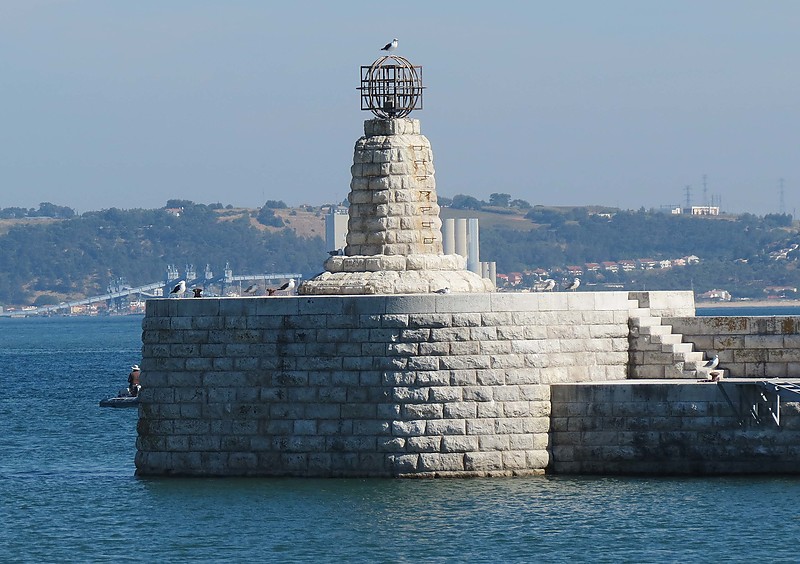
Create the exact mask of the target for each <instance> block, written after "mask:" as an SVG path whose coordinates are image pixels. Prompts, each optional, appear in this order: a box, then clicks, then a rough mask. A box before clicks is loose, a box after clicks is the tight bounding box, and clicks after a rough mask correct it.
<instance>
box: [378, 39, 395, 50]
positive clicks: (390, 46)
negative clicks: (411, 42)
mask: <svg viewBox="0 0 800 564" xmlns="http://www.w3.org/2000/svg"><path fill="white" fill-rule="evenodd" d="M395 49H397V38H396V37H395V38H394V39H392V40H391V41H390V42H389V43H387V44H386V45H384V46H383V47H381V51H386V52H387V53H390V52H392V51H394V50H395Z"/></svg>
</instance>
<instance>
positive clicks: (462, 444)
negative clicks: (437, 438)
mask: <svg viewBox="0 0 800 564" xmlns="http://www.w3.org/2000/svg"><path fill="white" fill-rule="evenodd" d="M440 444H441V451H442V452H475V451H477V450H478V437H477V436H468V435H447V436H444V437H441V443H440Z"/></svg>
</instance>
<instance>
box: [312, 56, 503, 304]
mask: <svg viewBox="0 0 800 564" xmlns="http://www.w3.org/2000/svg"><path fill="white" fill-rule="evenodd" d="M421 70H422V69H421V68H420V67H415V66H412V65H411V63H409V62H408V61H407V60H406V59H404V58H402V57H398V56H388V57H381V58H380V59H378V60H377V61H375V62H374V63H373V64H372V65H371V66H369V67H362V70H361V88H360V90H361V100H362V109H368V110H370V111H372V112H373V113H374V114H375V115H376V116H377V117H376V118H374V119H370V120H367V121H365V122H364V136H363V137H361V138H360V139H359V140H358V141H357V142H356V146H355V153H354V156H353V166H352V168H351V171H352V178H353V179H352V181H351V183H350V194H349V195H348V200H349V202H350V211H349V221H348V234H347V246H346V247H345V249H344V254H343V255H341V256H332V257H330V258H329V259H328V260H327V261H326V262H325V272H324V273H322V274H320V275H319V276H317V277H315V278H313V279H311V280H309V281H307V282H306V283H304V284H303V285H302V286H301V287H300V288H299V290H298V293H300V294H420V293H428V292H435V291H449V292H489V291H492V290H493V289H494V287H493V284H492V283H491V281H489V280H488V279H485V278H481V277H480V276H479V275H477V274H475V273H473V272H470V271H468V270H467V269H466V259H465V258H464V257H462V256H460V255H445V254H444V253H443V250H442V231H441V226H442V222H441V219H440V218H439V205H438V203H437V198H436V182H435V180H434V168H433V152H432V151H431V145H430V142H429V141H428V139H427V138H426V137H425V136H424V135H422V134H421V133H420V124H419V120H416V119H411V118H408V117H406V116H407V115H408V114H409V113H410V112H411V111H412V110H413V109H416V108H418V107H421V105H422V88H423V87H422V74H421Z"/></svg>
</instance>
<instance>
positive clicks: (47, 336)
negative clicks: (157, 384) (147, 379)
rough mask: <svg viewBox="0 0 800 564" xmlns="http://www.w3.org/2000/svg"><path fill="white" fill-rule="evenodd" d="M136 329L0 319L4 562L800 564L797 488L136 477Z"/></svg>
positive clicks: (126, 324) (714, 482)
mask: <svg viewBox="0 0 800 564" xmlns="http://www.w3.org/2000/svg"><path fill="white" fill-rule="evenodd" d="M140 324H141V318H140V317H117V318H51V319H0V561H2V562H62V561H76V562H84V561H88V562H117V561H130V562H139V561H142V562H218V561H275V562H312V561H313V562H419V561H425V562H455V561H459V562H567V561H571V562H572V561H577V562H678V561H689V560H693V561H700V560H723V559H724V560H726V561H735V562H745V561H751V560H754V559H758V560H764V559H767V560H770V561H775V562H781V561H782V562H794V561H798V560H800V553H798V550H797V548H796V543H795V539H797V538H798V537H800V512H798V509H797V508H798V502H800V479H797V478H794V477H771V478H764V477H747V478H741V477H740V478H733V477H714V478H646V477H590V476H587V477H559V476H548V477H531V478H518V479H473V480H300V479H296V480H295V479H176V478H169V479H144V478H137V477H135V476H134V465H133V458H134V453H135V438H136V418H137V413H136V410H132V409H103V408H100V407H98V401H99V400H100V399H102V398H103V397H106V396H108V395H112V394H114V393H115V392H116V391H117V389H119V388H122V387H124V386H125V385H126V376H127V372H128V368H129V366H130V364H133V363H137V362H139V360H140V356H139V354H140V331H141V329H140Z"/></svg>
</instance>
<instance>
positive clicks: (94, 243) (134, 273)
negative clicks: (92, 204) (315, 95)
mask: <svg viewBox="0 0 800 564" xmlns="http://www.w3.org/2000/svg"><path fill="white" fill-rule="evenodd" d="M223 209H224V207H223V206H222V205H221V204H211V205H205V204H195V203H194V202H191V201H188V200H170V201H168V202H167V205H166V206H165V207H164V208H161V209H149V210H147V209H133V210H121V209H116V208H111V209H107V210H102V211H91V212H86V213H83V214H81V215H80V216H76V217H72V218H70V219H66V220H64V221H58V222H53V223H47V224H36V223H34V224H31V223H27V224H23V225H18V226H15V227H12V228H11V229H10V230H9V231H8V232H7V233H6V234H5V235H2V236H0V304H27V303H32V301H33V299H34V298H35V297H36V296H38V295H41V294H43V293H44V294H49V295H55V296H57V297H58V298H59V299H66V298H70V299H71V298H73V297H77V296H89V295H99V294H102V293H104V291H105V288H106V285H107V284H108V282H109V280H110V279H112V278H119V277H122V278H125V279H126V280H127V281H128V283H129V284H130V285H131V286H136V285H140V284H146V283H149V282H154V281H158V280H163V279H164V278H165V271H166V266H167V265H168V264H175V265H176V266H178V267H179V268H181V269H182V268H183V266H184V265H186V264H194V265H195V266H196V267H197V269H198V270H199V271H202V269H203V268H204V267H205V265H206V263H209V264H211V265H212V267H213V269H214V270H215V271H217V272H221V271H222V269H223V267H224V265H225V264H226V263H230V265H231V267H232V268H233V269H234V272H235V273H236V274H259V273H265V272H276V271H280V272H287V271H288V272H300V273H303V274H304V275H312V274H316V273H317V272H319V271H320V270H321V265H322V262H323V260H324V258H326V257H327V254H326V252H325V251H326V250H325V243H324V241H323V240H322V239H321V238H320V237H313V238H305V237H299V236H297V235H296V234H295V233H294V231H292V230H290V229H282V230H279V231H271V230H259V229H256V228H254V227H253V226H252V225H251V224H250V217H249V215H248V214H244V215H242V216H241V217H239V218H237V219H231V220H226V221H222V220H221V216H220V213H219V210H223ZM168 210H180V212H179V213H175V212H173V211H168Z"/></svg>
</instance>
